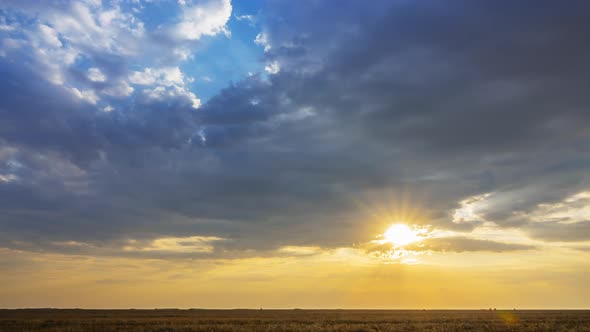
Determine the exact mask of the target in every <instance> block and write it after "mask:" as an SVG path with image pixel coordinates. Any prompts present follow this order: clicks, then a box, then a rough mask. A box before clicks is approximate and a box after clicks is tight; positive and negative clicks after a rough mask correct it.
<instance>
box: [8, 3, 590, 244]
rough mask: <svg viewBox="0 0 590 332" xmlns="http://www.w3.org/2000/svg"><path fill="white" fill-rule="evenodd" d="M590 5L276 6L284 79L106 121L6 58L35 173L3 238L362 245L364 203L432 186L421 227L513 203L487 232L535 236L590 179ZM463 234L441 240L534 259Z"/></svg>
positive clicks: (22, 178)
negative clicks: (483, 200)
mask: <svg viewBox="0 0 590 332" xmlns="http://www.w3.org/2000/svg"><path fill="white" fill-rule="evenodd" d="M588 7H589V6H588V4H587V3H586V2H582V1H571V2H567V3H559V4H558V3H557V2H549V1H520V2H518V3H500V2H497V1H479V2H472V1H455V2H452V3H444V4H443V3H440V2H436V1H425V2H419V3H416V2H405V1H402V2H390V1H385V2H383V3H377V2H372V3H371V5H370V6H369V5H367V4H362V3H361V2H344V3H343V4H342V5H338V6H335V5H334V3H332V2H328V1H326V2H324V3H321V2H317V1H309V2H297V5H296V6H295V5H294V4H288V3H287V4H278V3H274V2H273V3H271V4H269V6H268V7H267V8H266V9H265V10H264V13H263V14H262V15H261V17H263V18H266V20H265V21H261V24H262V25H263V26H264V32H265V33H266V34H267V35H268V39H269V42H270V45H271V49H270V50H269V52H268V53H266V55H265V59H264V60H265V61H268V62H272V61H276V62H277V63H278V65H279V66H280V69H281V70H280V72H279V73H277V74H275V75H270V76H269V77H268V79H265V78H263V77H262V76H260V75H258V76H253V77H250V78H248V79H245V80H244V81H242V82H239V83H236V84H234V85H231V86H229V87H227V88H226V89H224V90H223V91H221V92H220V93H219V94H218V95H217V96H215V97H213V98H212V99H211V100H210V101H209V102H208V103H207V104H205V105H203V106H202V107H201V108H200V109H199V110H196V111H195V110H192V109H191V108H190V101H189V100H187V99H185V98H181V97H178V98H170V99H168V100H166V101H162V102H160V103H156V102H153V101H151V100H147V99H145V100H137V101H135V102H133V103H129V104H125V107H123V109H122V110H120V111H118V112H112V113H108V114H106V113H102V112H100V111H99V110H97V108H96V107H93V106H89V105H87V104H83V103H77V102H75V100H74V99H73V97H72V96H69V95H68V94H67V93H65V92H63V90H62V89H58V88H57V87H54V86H52V85H51V84H50V83H46V82H45V81H43V80H41V79H40V78H39V75H38V74H37V73H35V72H32V71H29V70H25V69H24V67H20V66H16V65H15V64H14V63H8V62H7V61H5V60H4V59H0V62H1V64H0V69H1V70H2V79H1V81H0V85H2V89H1V90H0V91H1V92H0V93H1V94H2V95H1V98H0V115H1V117H2V121H1V122H0V142H1V144H2V147H4V148H5V149H12V150H10V151H9V152H6V153H5V154H2V153H0V158H2V159H0V170H2V172H5V173H6V174H8V173H10V174H13V175H15V176H18V180H14V181H4V182H0V202H1V203H0V208H1V209H2V216H3V217H2V219H1V220H0V225H1V226H2V232H4V233H5V234H4V235H3V236H2V237H0V239H2V243H3V245H4V246H13V244H11V241H12V240H29V241H30V240H31V239H40V238H44V240H45V242H43V241H41V242H39V243H41V244H40V246H45V247H47V248H51V250H56V251H59V250H60V249H59V248H57V247H56V246H54V245H51V244H50V242H59V241H80V242H85V243H91V244H92V245H96V246H109V245H113V246H114V245H117V246H119V244H120V243H121V241H124V240H125V239H140V240H141V239H154V238H158V237H164V236H191V235H194V234H198V235H211V236H220V237H223V238H228V239H231V240H228V241H223V242H220V243H216V244H215V245H216V246H220V247H223V248H228V249H236V248H237V249H243V248H254V249H265V248H273V247H277V246H280V245H286V244H292V245H321V246H324V247H329V246H342V245H350V244H351V243H353V242H356V241H359V240H361V241H362V240H364V239H358V234H359V232H360V231H366V230H368V229H370V228H371V227H370V225H367V222H368V221H367V219H366V216H364V215H363V214H362V213H361V212H360V211H359V209H358V204H356V203H357V202H358V200H359V199H362V195H363V193H365V192H380V191H393V192H396V191H409V192H413V193H416V196H419V197H420V198H419V199H420V200H419V201H417V202H413V203H415V204H418V205H420V206H421V207H422V208H424V209H426V210H428V214H429V216H430V219H428V220H423V221H419V222H423V223H430V224H434V225H436V226H437V227H440V228H458V227H463V228H467V229H468V228H469V227H473V225H470V224H466V225H455V224H454V223H453V222H452V221H451V219H452V213H453V209H455V208H458V207H459V203H458V202H459V201H461V200H463V199H465V198H467V197H469V196H472V195H481V194H483V193H488V192H493V193H494V196H493V197H492V198H490V202H491V203H490V204H489V205H488V206H486V208H485V210H484V211H483V216H484V217H485V219H487V220H489V221H493V222H496V223H498V224H499V225H509V226H516V225H525V224H527V223H528V220H527V219H526V218H525V219H522V218H521V219H518V218H515V217H514V212H523V211H524V212H527V211H530V210H533V209H535V207H536V206H537V205H538V204H540V203H547V202H558V201H561V200H563V199H564V198H565V197H568V196H570V195H572V194H575V193H577V192H580V191H583V190H586V189H588V187H589V186H590V185H589V183H588V178H587V176H585V174H587V173H588V169H589V168H590V162H589V161H588V159H587V158H585V157H584V156H585V155H587V153H588V152H589V151H590V142H589V139H588V132H589V130H590V115H589V114H590V112H588V109H587V108H588V105H589V104H590V103H589V102H590V100H589V97H588V94H587V91H588V88H589V86H588V79H587V78H588V75H589V74H590V65H589V64H588V61H587V59H588V58H589V56H590V46H588V43H587V41H586V39H587V38H586V36H587V35H588V33H590V25H589V24H588V23H587V20H586V17H585V15H584V13H585V12H587V10H588V9H590V8H588ZM109 59H110V62H109ZM117 63H118V60H117V59H112V58H108V57H105V60H104V66H103V67H104V68H112V73H120V71H121V70H122V69H118V68H119V67H117ZM105 70H106V69H105ZM74 74H75V73H72V75H74ZM79 76H80V79H82V76H81V74H80V75H79ZM6 151H8V150H6ZM40 155H42V156H44V157H43V158H41V157H39V156H40ZM11 160H12V161H18V162H19V163H21V164H22V167H20V168H19V169H18V170H8V168H7V166H6V165H7V163H9V162H10V161H11ZM2 163H3V164H2ZM2 165H4V168H1V166H2ZM5 170H6V171H5ZM2 174H4V173H2ZM423 193H427V194H423ZM539 227H540V228H534V229H532V230H531V232H530V234H531V236H533V237H537V238H540V239H546V240H551V241H553V240H555V239H557V238H561V237H562V236H563V238H564V239H568V238H569V239H573V238H572V237H571V233H570V232H569V231H567V229H569V227H570V226H568V225H561V224H552V225H548V224H547V225H544V226H539ZM378 231H381V230H375V229H372V232H378ZM552 232H553V233H552ZM586 233H587V232H576V236H575V238H576V240H587V239H590V236H588V234H586ZM550 234H558V235H550ZM456 240H457V241H453V243H452V245H451V244H450V242H444V241H442V240H436V241H438V242H436V241H434V240H432V241H430V240H429V241H430V244H429V245H431V246H432V248H433V249H432V250H443V249H444V250H451V251H460V250H490V251H506V250H520V249H526V248H524V247H518V246H516V247H514V246H515V245H504V244H501V243H500V244H499V243H493V242H489V241H483V240H470V239H467V238H458V239H456ZM564 241H565V240H564ZM32 242H34V241H32ZM43 243H45V244H43Z"/></svg>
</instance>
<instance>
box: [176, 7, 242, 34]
mask: <svg viewBox="0 0 590 332" xmlns="http://www.w3.org/2000/svg"><path fill="white" fill-rule="evenodd" d="M231 12H232V5H231V1H230V0H208V1H204V2H198V3H195V4H192V5H188V4H185V5H183V6H182V17H181V20H180V22H179V23H178V24H177V25H176V26H175V28H174V33H175V36H176V37H178V38H180V39H189V40H196V39H200V38H201V37H202V36H213V35H216V34H219V33H223V34H226V35H228V34H229V30H228V29H227V27H226V23H227V21H228V20H229V18H230V17H231Z"/></svg>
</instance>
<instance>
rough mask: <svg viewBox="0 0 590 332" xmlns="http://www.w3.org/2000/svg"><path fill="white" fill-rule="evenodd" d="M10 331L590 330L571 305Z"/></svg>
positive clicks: (263, 314)
mask: <svg viewBox="0 0 590 332" xmlns="http://www.w3.org/2000/svg"><path fill="white" fill-rule="evenodd" d="M7 331H11V332H12V331H23V332H29V331H54V332H66V331H67V332H78V331H85V332H86V331H91V332H92V331H96V332H98V331H105V332H115V331H117V332H124V331H141V332H181V331H182V332H189V331H210V332H216V331H228V332H234V331H235V332H239V331H302V332H303V331H350V332H352V331H355V332H361V331H408V332H409V331H433V332H434V331H437V332H444V331H548V332H549V331H551V332H554V331H573V332H576V331H590V311H573V310H572V311H567V310H563V311H562V310H543V311H541V310H497V311H496V310H471V311H463V310H199V309H190V310H176V309H159V310H54V309H22V310H0V332H7Z"/></svg>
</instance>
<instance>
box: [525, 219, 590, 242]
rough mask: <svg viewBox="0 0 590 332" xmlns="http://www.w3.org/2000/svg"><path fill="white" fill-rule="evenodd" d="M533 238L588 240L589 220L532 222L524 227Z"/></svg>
mask: <svg viewBox="0 0 590 332" xmlns="http://www.w3.org/2000/svg"><path fill="white" fill-rule="evenodd" d="M524 229H525V230H526V231H527V232H528V234H529V235H530V236H531V237H532V238H535V239H540V240H543V241H551V242H578V241H589V240H590V221H588V220H585V221H580V222H574V223H562V222H556V221H546V222H533V223H530V224H528V225H526V226H525V227H524Z"/></svg>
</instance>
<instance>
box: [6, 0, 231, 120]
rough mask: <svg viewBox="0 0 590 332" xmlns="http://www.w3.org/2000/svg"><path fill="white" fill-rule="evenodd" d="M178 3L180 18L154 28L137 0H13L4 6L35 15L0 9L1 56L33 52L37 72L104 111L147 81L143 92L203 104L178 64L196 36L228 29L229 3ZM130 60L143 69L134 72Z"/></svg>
mask: <svg viewBox="0 0 590 332" xmlns="http://www.w3.org/2000/svg"><path fill="white" fill-rule="evenodd" d="M172 5H177V6H179V10H180V17H179V18H178V19H179V20H176V21H175V22H165V23H164V24H162V25H161V26H158V27H155V28H154V29H155V30H148V29H146V26H145V24H144V22H143V21H142V20H141V19H140V17H139V15H138V13H139V12H140V11H141V10H144V9H145V7H144V6H143V5H142V4H141V3H139V2H138V3H133V4H129V6H127V5H126V6H120V4H119V2H117V1H113V2H107V1H105V2H103V1H90V0H88V1H85V0H81V1H72V2H48V3H42V4H30V3H27V2H23V3H21V2H14V3H13V2H11V1H9V2H8V3H7V4H1V5H0V9H5V10H7V11H13V12H15V13H18V14H19V15H22V17H26V18H29V19H30V21H27V20H23V21H22V22H20V21H19V22H16V21H14V20H13V19H10V20H9V19H7V17H8V16H7V17H4V16H3V15H0V30H1V32H2V35H0V46H2V48H1V50H0V56H3V57H7V58H12V59H19V60H20V59H22V58H27V60H28V61H27V62H26V63H28V64H29V66H30V67H31V70H33V71H34V72H37V73H39V75H40V76H42V77H44V78H45V79H46V80H47V81H49V82H51V83H53V84H55V85H59V86H62V87H63V89H64V90H65V91H66V92H68V93H70V94H73V95H75V96H76V97H78V98H80V99H82V100H84V101H86V102H89V103H91V104H97V105H98V106H99V107H100V108H101V109H104V108H105V107H107V105H110V103H112V102H116V101H113V100H111V99H112V98H122V97H129V96H131V95H132V94H133V93H134V92H136V88H134V87H133V85H140V86H144V88H145V90H140V92H143V94H141V96H149V97H150V98H151V99H154V100H156V99H157V100H161V99H162V98H165V97H166V98H177V97H181V98H188V99H189V100H190V101H191V103H192V105H193V106H194V107H198V105H199V104H200V101H199V99H198V98H197V97H196V95H195V93H194V92H192V91H190V89H189V87H187V86H186V84H185V83H191V82H190V80H189V79H186V78H185V75H184V73H183V72H182V70H181V69H180V67H179V66H178V65H179V64H180V63H181V62H182V61H186V60H188V59H191V58H193V53H192V49H193V48H194V47H193V46H194V42H195V40H197V39H199V38H200V37H201V36H213V35H216V34H220V33H223V34H226V35H228V34H229V30H228V29H227V27H226V23H227V21H228V20H229V18H230V17H231V12H232V5H231V1H230V0H209V1H205V2H198V3H197V2H191V1H182V2H178V3H174V4H172ZM156 30H157V31H156ZM162 33H164V35H161V34H162ZM156 34H159V36H158V38H164V39H166V40H167V43H164V44H165V45H166V46H165V50H164V51H163V50H162V48H163V47H164V46H163V44H162V43H160V42H156V41H155V40H156V39H157V38H152V37H153V36H154V35H156ZM105 59H108V60H106V61H105ZM113 61H114V62H113ZM129 63H133V64H134V66H138V67H136V69H135V70H134V71H131V72H130V71H129V70H128V64H129ZM153 64H158V68H154V67H152V66H153ZM80 77H85V79H83V80H80Z"/></svg>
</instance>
